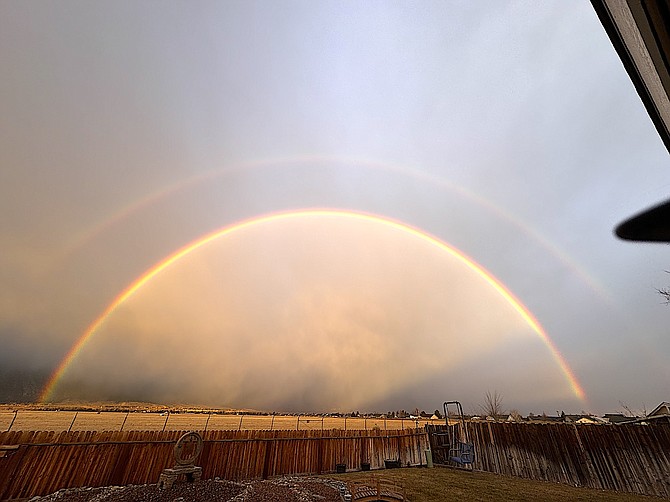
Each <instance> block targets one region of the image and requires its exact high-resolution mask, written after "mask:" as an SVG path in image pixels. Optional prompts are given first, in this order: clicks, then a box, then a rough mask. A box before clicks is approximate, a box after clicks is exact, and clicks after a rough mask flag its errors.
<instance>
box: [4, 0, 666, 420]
mask: <svg viewBox="0 0 670 502" xmlns="http://www.w3.org/2000/svg"><path fill="white" fill-rule="evenodd" d="M0 65H1V66H0V67H1V68H2V78H1V79H0V250H1V252H0V284H1V288H0V344H1V346H2V350H0V364H2V365H3V366H4V367H5V368H27V369H30V370H35V371H49V372H51V371H54V370H55V369H56V367H57V366H58V364H59V362H60V361H61V360H62V358H63V357H64V356H65V354H66V353H67V352H68V350H69V348H70V347H71V346H72V344H73V343H75V342H76V340H78V339H79V338H80V337H81V335H82V334H83V333H84V332H85V331H86V330H87V328H88V327H89V326H90V325H91V324H92V323H93V322H94V321H95V320H96V318H98V316H100V314H101V313H102V312H103V311H105V309H106V308H107V307H108V306H109V305H110V304H112V303H113V302H114V300H115V298H116V297H117V296H118V295H119V294H120V293H121V292H122V291H123V290H124V289H125V288H127V287H128V286H129V285H130V284H132V283H133V282H134V281H135V280H137V279H138V278H139V277H140V276H141V275H142V274H143V273H144V272H145V271H147V270H148V269H150V268H151V267H153V266H154V265H156V264H157V263H159V262H160V261H161V260H163V259H164V258H166V257H168V256H170V255H171V254H172V253H174V252H175V251H176V250H178V249H180V248H182V247H183V246H185V245H187V244H189V243H192V242H194V241H196V240H197V239H198V238H200V237H202V236H204V235H206V234H208V233H210V232H213V231H216V230H217V229H221V228H225V227H227V226H230V225H233V224H235V223H237V222H240V221H242V220H248V219H252V220H253V219H255V218H259V217H263V216H266V215H269V214H272V213H275V212H279V211H282V212H296V214H297V212H299V211H301V210H304V209H306V208H325V209H332V210H337V211H339V213H337V214H335V215H331V216H330V217H327V216H324V215H321V216H318V215H315V214H312V215H311V216H306V215H304V213H303V216H295V217H287V218H284V219H276V220H270V221H269V222H268V221H266V222H265V223H258V224H252V225H250V226H248V227H246V228H245V229H243V230H239V231H234V232H231V233H228V234H226V235H225V236H223V237H221V238H219V239H215V240H214V241H213V242H211V243H209V244H207V245H203V246H201V247H200V248H198V249H197V250H195V251H193V252H192V253H189V254H188V255H187V256H185V257H184V258H183V259H181V260H178V261H176V262H175V263H173V264H172V265H170V266H169V267H166V268H165V269H164V270H162V271H161V272H160V274H157V275H156V276H155V277H153V278H152V279H150V280H149V281H147V283H146V284H145V285H144V286H142V288H139V289H138V290H137V291H136V292H135V294H134V295H132V296H131V297H129V298H128V299H127V300H125V301H124V302H121V304H120V305H119V306H118V308H115V309H114V310H113V311H112V312H111V313H110V315H109V316H108V317H107V318H106V319H105V321H104V322H102V323H101V324H100V326H99V329H97V330H96V332H95V333H94V335H93V336H92V337H91V338H90V340H89V341H88V342H87V344H85V346H84V349H83V350H82V351H81V353H80V354H79V355H78V356H77V357H75V358H74V359H73V361H72V363H71V364H70V366H69V368H68V370H67V371H66V372H65V375H64V376H63V379H62V381H60V383H59V384H58V386H57V387H56V389H55V395H56V396H57V397H59V398H65V397H67V398H85V399H124V400H131V399H135V400H140V399H144V400H159V401H164V402H167V401H171V402H175V401H184V402H196V403H203V404H214V405H220V406H232V407H235V406H249V407H255V408H258V409H285V410H293V411H312V410H314V411H320V410H324V411H325V410H341V411H349V409H352V408H354V407H356V408H359V409H361V411H362V410H364V409H365V410H380V411H386V410H387V409H399V408H405V409H413V408H414V407H415V406H418V407H420V408H424V409H430V410H433V409H435V408H438V407H440V406H441V403H442V402H443V401H444V400H447V399H459V400H461V401H462V402H463V403H464V405H465V407H466V409H470V410H474V409H476V407H477V405H478V404H479V403H481V402H482V401H483V396H484V394H485V392H486V391H489V390H497V391H498V392H499V393H500V394H502V395H503V398H504V402H503V404H504V406H505V407H506V408H508V409H509V408H518V409H520V410H522V411H523V412H536V413H537V412H540V413H541V412H543V411H545V412H547V413H554V412H556V411H557V410H565V411H566V412H567V411H581V410H586V411H593V412H599V413H602V412H606V411H617V410H621V408H622V404H621V403H624V404H625V405H626V406H627V407H629V408H632V409H636V410H641V409H643V408H645V407H646V408H647V409H648V410H650V409H652V408H653V407H655V406H656V405H657V404H658V403H659V402H660V401H664V400H668V399H669V398H670V396H668V395H667V388H668V384H669V383H670V366H668V364H667V357H668V353H669V351H670V337H668V325H669V323H668V321H669V319H670V307H666V306H665V305H663V303H662V299H661V298H660V297H659V295H658V294H657V293H656V288H661V287H666V286H668V285H669V284H670V275H668V274H667V273H666V272H665V271H666V270H667V269H670V254H669V253H668V248H667V247H666V246H665V245H659V244H632V243H628V242H623V241H620V240H617V239H616V238H615V237H614V236H613V233H612V230H613V228H614V227H615V226H616V224H617V223H619V222H620V221H622V220H623V219H625V218H627V217H629V216H631V215H632V214H634V213H636V212H638V211H639V210H641V209H643V208H646V207H647V206H650V205H652V204H654V203H657V202H659V201H661V200H663V199H664V198H666V197H667V196H668V195H669V194H670V163H669V162H668V160H669V159H668V153H667V151H666V150H665V148H664V146H663V144H662V142H661V140H660V138H659V137H658V135H657V133H656V131H655V129H654V127H653V125H652V123H651V120H650V119H649V117H648V115H647V114H646V112H645V110H644V107H643V105H642V103H641V101H640V99H639V97H638V95H637V94H636V92H635V90H634V88H633V86H632V84H631V82H630V80H629V78H628V76H627V74H626V73H625V71H624V69H623V66H622V64H621V62H620V60H619V59H618V56H617V55H616V53H615V51H614V49H613V47H612V45H611V43H610V41H609V39H608V38H607V36H606V35H605V33H604V30H603V28H602V26H601V24H600V23H599V21H598V19H597V17H596V15H595V12H594V11H593V8H592V6H591V4H590V3H589V2H587V1H582V2H573V1H571V2H566V1H564V0H560V1H555V2H550V1H543V2H500V1H492V2H469V1H468V2H455V1H454V2H451V1H450V2H444V1H438V2H390V1H389V2H373V1H369V2H354V1H352V2H341V1H338V2H312V1H305V2H297V1H296V2H289V1H287V2H253V1H244V2H242V1H240V2H232V1H231V2H195V3H192V2H188V3H186V2H169V3H168V2H134V1H133V2H122V1H115V2H106V3H103V2H95V3H92V2H86V1H81V2H76V1H65V2H49V3H47V2H19V1H4V2H2V3H0ZM351 212H365V213H369V214H372V215H376V216H378V217H379V218H380V219H378V220H373V219H361V218H356V217H351V216H350V215H351ZM338 214H339V216H338ZM382 220H383V221H386V220H393V221H397V222H400V223H402V224H405V225H408V226H410V227H414V228H416V229H418V230H420V231H421V232H425V233H427V234H429V235H431V236H433V237H435V238H436V239H439V240H440V241H443V242H444V243H446V244H448V245H449V246H451V247H452V248H453V249H455V250H457V251H458V252H459V253H463V254H464V255H465V256H467V257H469V259H471V260H472V261H473V262H476V263H478V264H479V265H480V266H481V267H483V268H484V269H485V270H486V271H488V273H490V274H491V276H492V277H495V278H496V280H498V281H499V282H500V284H502V285H504V287H505V288H507V290H509V292H511V293H512V294H513V295H514V296H515V297H516V298H517V299H518V300H519V302H520V304H521V305H523V306H524V308H527V309H528V311H529V312H530V313H532V315H533V316H534V317H535V318H536V319H537V321H538V322H539V323H540V325H541V326H542V327H543V329H544V330H545V331H546V333H547V334H548V336H549V338H550V339H551V341H552V342H553V345H554V346H555V348H556V349H557V350H558V351H559V352H560V354H561V355H562V357H563V358H564V360H565V364H566V367H568V368H570V369H571V371H572V372H573V373H574V376H575V377H576V379H577V380H578V382H579V383H580V384H581V386H582V387H583V389H584V392H585V395H586V397H585V399H580V397H579V396H578V395H577V394H576V393H575V392H574V389H573V388H571V385H570V382H569V378H568V377H567V375H566V371H565V370H564V369H565V368H561V365H560V363H559V360H558V357H557V353H556V352H555V351H552V348H551V347H550V346H549V345H550V344H547V343H545V342H543V341H542V339H541V337H540V336H539V335H538V333H537V331H536V330H534V329H533V328H532V326H531V325H530V324H529V323H528V321H527V319H524V318H523V316H522V315H520V313H519V311H518V310H515V309H514V307H513V305H512V304H511V303H510V301H509V300H508V299H505V298H504V296H503V295H501V294H500V292H499V291H497V290H496V289H495V288H494V287H493V286H492V284H491V283H490V282H488V281H486V280H483V278H482V276H481V275H480V274H477V273H475V272H474V271H473V270H472V268H469V267H468V266H467V263H466V262H465V261H463V260H462V259H458V258H457V257H455V256H454V255H451V254H449V253H448V252H446V251H444V250H443V249H440V248H439V247H436V246H434V245H433V244H432V243H431V242H429V241H428V240H426V239H422V238H420V236H417V235H416V234H414V233H412V232H409V231H406V230H403V229H402V228H400V227H394V226H391V225H388V224H386V223H384V222H383V221H382Z"/></svg>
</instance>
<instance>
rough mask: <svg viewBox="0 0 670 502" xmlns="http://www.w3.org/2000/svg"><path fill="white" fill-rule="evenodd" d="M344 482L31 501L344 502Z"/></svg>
mask: <svg viewBox="0 0 670 502" xmlns="http://www.w3.org/2000/svg"><path fill="white" fill-rule="evenodd" d="M342 487H344V483H342V482H340V481H335V480H332V479H322V478H307V477H282V478H275V479H270V480H266V481H247V482H242V483H234V482H232V481H223V480H218V479H213V480H206V481H199V482H196V483H175V484H174V485H173V486H172V487H171V488H168V489H163V490H160V489H159V488H158V485H130V486H107V487H104V488H69V489H63V490H59V491H57V492H56V493H52V494H51V495H46V496H44V497H33V498H32V499H30V502H112V501H113V502H117V501H118V502H341V501H342V498H341V497H340V488H342Z"/></svg>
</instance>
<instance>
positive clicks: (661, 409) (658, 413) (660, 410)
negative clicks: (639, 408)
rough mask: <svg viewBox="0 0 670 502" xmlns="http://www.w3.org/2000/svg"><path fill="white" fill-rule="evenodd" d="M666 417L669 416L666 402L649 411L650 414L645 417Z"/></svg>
mask: <svg viewBox="0 0 670 502" xmlns="http://www.w3.org/2000/svg"><path fill="white" fill-rule="evenodd" d="M668 415H670V403H668V402H667V401H663V402H662V403H661V404H659V405H658V406H657V407H656V408H654V409H653V410H651V412H650V413H649V414H648V415H647V418H651V417H665V416H668Z"/></svg>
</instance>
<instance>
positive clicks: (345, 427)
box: [344, 415, 347, 431]
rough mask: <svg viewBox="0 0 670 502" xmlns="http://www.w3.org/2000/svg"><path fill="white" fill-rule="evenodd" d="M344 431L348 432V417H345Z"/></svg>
mask: <svg viewBox="0 0 670 502" xmlns="http://www.w3.org/2000/svg"><path fill="white" fill-rule="evenodd" d="M344 430H345V431H346V430H347V416H346V415H344Z"/></svg>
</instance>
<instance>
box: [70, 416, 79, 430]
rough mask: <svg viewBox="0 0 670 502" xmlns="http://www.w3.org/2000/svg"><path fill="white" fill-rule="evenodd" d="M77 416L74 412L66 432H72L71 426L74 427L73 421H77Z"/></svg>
mask: <svg viewBox="0 0 670 502" xmlns="http://www.w3.org/2000/svg"><path fill="white" fill-rule="evenodd" d="M77 415H79V412H78V411H75V412H74V417H72V422H70V427H68V428H67V431H68V432H70V431H71V430H72V426H73V425H74V421H75V420H77Z"/></svg>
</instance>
